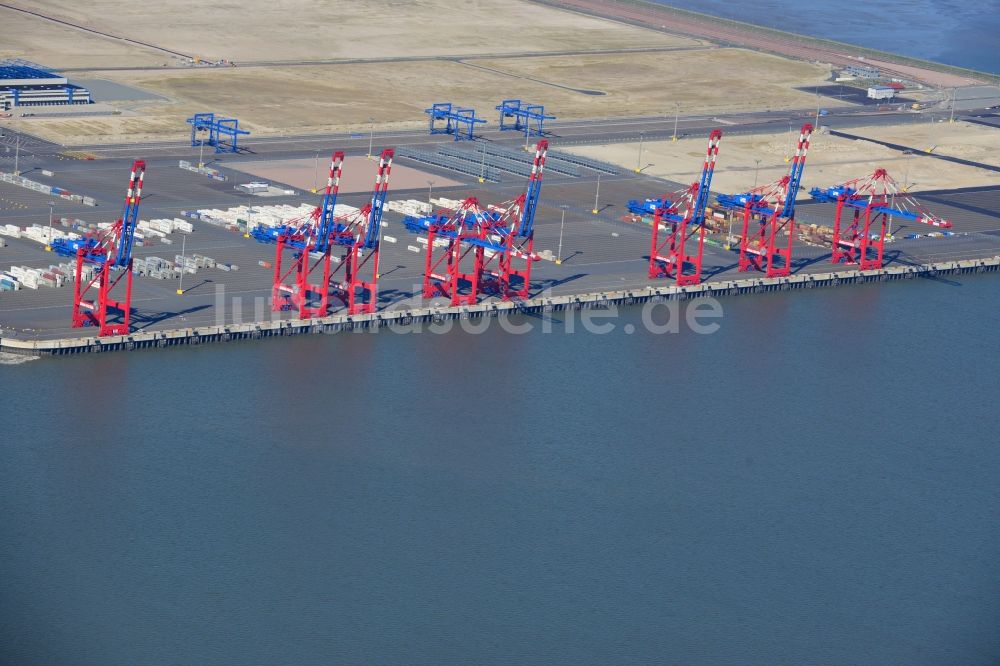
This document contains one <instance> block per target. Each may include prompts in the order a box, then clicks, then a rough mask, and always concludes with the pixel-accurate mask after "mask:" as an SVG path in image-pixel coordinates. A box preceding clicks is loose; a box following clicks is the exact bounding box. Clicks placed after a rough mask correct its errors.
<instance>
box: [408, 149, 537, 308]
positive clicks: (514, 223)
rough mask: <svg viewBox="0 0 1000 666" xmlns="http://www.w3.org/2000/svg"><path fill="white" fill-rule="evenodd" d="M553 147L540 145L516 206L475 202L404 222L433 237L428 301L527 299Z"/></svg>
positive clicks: (427, 262)
mask: <svg viewBox="0 0 1000 666" xmlns="http://www.w3.org/2000/svg"><path fill="white" fill-rule="evenodd" d="M548 146H549V142H548V141H547V140H545V139H542V140H540V141H539V142H538V144H537V145H536V146H535V157H534V161H533V165H532V169H531V175H530V176H529V178H528V186H527V189H526V191H525V192H524V193H523V194H521V195H519V196H518V197H517V198H516V199H514V200H513V201H508V202H506V203H503V204H500V205H496V206H487V207H485V208H484V207H483V206H482V205H481V204H480V202H479V200H478V199H477V198H475V197H470V198H468V199H465V200H464V201H463V202H462V203H461V205H459V207H458V209H457V210H454V211H451V212H440V211H439V212H437V213H435V214H433V215H428V216H425V217H419V218H417V217H406V218H404V220H403V223H404V225H405V226H406V228H407V229H408V230H409V231H411V232H414V233H426V234H427V253H426V258H425V263H424V283H423V296H424V298H433V297H435V296H445V297H447V298H448V299H450V302H451V305H468V304H474V303H477V302H478V301H479V295H480V293H481V292H484V293H492V294H495V295H497V296H500V297H501V298H502V299H503V300H510V299H513V298H527V296H528V294H529V291H530V289H531V265H532V263H533V262H535V261H538V259H539V257H538V256H537V255H536V254H535V252H534V242H535V240H534V239H535V232H534V224H535V213H536V211H537V208H538V200H539V196H540V194H541V187H542V175H543V173H544V170H545V155H546V153H547V151H548Z"/></svg>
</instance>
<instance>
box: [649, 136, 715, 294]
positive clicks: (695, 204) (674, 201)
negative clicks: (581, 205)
mask: <svg viewBox="0 0 1000 666" xmlns="http://www.w3.org/2000/svg"><path fill="white" fill-rule="evenodd" d="M720 141H722V130H713V131H712V133H711V134H710V135H709V137H708V151H707V153H706V155H705V163H704V165H703V166H702V169H701V179H700V180H699V181H698V182H697V183H692V184H691V186H690V187H688V188H686V189H684V190H681V191H680V192H677V193H675V194H673V195H668V196H666V197H664V198H663V199H662V200H661V202H662V205H661V206H659V207H658V208H657V209H656V213H655V214H654V216H653V236H652V241H651V243H650V249H649V277H650V278H651V279H656V278H662V277H668V278H670V277H672V278H675V279H676V280H677V284H678V285H680V286H685V285H693V284H698V283H700V282H701V261H702V256H703V254H704V250H705V208H706V206H707V205H708V196H709V190H710V188H711V185H712V174H713V173H714V172H715V162H716V159H717V158H718V155H719V142H720ZM695 234H697V235H698V237H697V238H696V239H695V238H693V236H694V235H695ZM692 243H696V247H695V248H694V249H692V247H691V244H692Z"/></svg>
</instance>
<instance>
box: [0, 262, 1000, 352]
mask: <svg viewBox="0 0 1000 666" xmlns="http://www.w3.org/2000/svg"><path fill="white" fill-rule="evenodd" d="M994 272H1000V255H998V256H995V257H992V258H990V259H961V260H955V261H947V262H937V263H932V264H920V265H907V266H890V267H888V268H881V269H875V270H865V271H862V270H847V271H835V272H832V273H821V274H810V275H792V276H790V277H779V278H767V277H750V278H744V279H738V280H724V281H723V280H720V281H716V282H703V283H702V284H699V285H693V286H689V287H678V286H676V285H672V286H666V285H663V286H650V287H645V288H639V289H626V290H621V291H606V292H594V293H587V294H574V295H569V296H550V297H545V296H538V297H534V298H529V299H527V300H524V301H520V302H513V301H498V302H484V303H477V304H476V305H462V306H458V307H450V306H449V307H420V308H412V309H408V310H382V311H378V312H375V313H374V314H363V315H353V316H351V315H331V316H328V317H322V318H318V319H308V320H298V319H292V320H278V321H261V322H251V323H248V324H228V325H225V324H224V325H216V326H203V327H197V328H185V329H173V330H168V331H155V332H150V333H132V334H129V335H118V336H108V337H103V338H102V337H85V338H63V339H56V340H22V339H18V338H10V337H6V338H0V353H3V354H10V355H13V356H23V357H33V358H37V357H41V356H67V355H70V356H75V355H78V354H89V353H107V352H116V351H134V350H140V349H159V348H166V347H177V346H185V345H201V344H209V343H221V342H239V341H243V340H260V339H264V338H272V337H287V336H291V335H315V334H333V333H338V332H341V331H352V330H358V329H361V330H365V329H380V328H384V327H393V326H395V327H407V326H412V325H413V324H416V323H420V322H431V323H437V322H442V321H444V320H447V319H472V318H475V319H479V318H482V317H499V316H509V315H511V314H530V313H544V312H552V311H560V310H581V309H594V308H604V307H607V306H609V305H616V306H617V305H636V304H641V303H647V302H662V301H680V300H688V299H696V298H707V297H726V296H739V295H744V294H758V293H767V292H775V291H790V290H792V289H813V288H816V287H837V286H843V285H853V284H868V283H872V282H889V281H895V280H911V279H914V278H916V277H925V278H934V277H936V276H938V275H948V274H972V273H994Z"/></svg>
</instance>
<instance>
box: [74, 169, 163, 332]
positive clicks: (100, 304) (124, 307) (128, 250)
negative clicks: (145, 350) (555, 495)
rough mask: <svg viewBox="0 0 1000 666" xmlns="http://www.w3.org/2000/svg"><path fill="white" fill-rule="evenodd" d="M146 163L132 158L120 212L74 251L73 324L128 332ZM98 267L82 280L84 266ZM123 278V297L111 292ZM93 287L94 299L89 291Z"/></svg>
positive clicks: (107, 330) (102, 329)
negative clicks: (116, 317)
mask: <svg viewBox="0 0 1000 666" xmlns="http://www.w3.org/2000/svg"><path fill="white" fill-rule="evenodd" d="M145 175H146V163H145V162H144V161H143V160H135V161H134V162H133V163H132V173H131V175H130V176H129V181H128V190H127V191H126V193H125V206H124V209H123V211H122V216H121V218H119V219H118V220H117V221H116V222H115V223H114V224H113V225H112V226H111V227H110V228H109V229H107V230H106V231H103V232H101V233H98V234H97V235H96V236H95V237H91V238H88V239H86V240H85V241H84V242H83V243H82V244H81V245H80V247H79V248H78V249H77V251H76V284H75V286H74V288H73V328H79V327H81V326H97V327H99V329H100V333H99V334H100V335H101V336H106V335H127V334H128V332H129V325H130V321H131V314H132V243H133V240H134V237H135V229H136V225H137V224H138V222H139V219H138V216H139V201H140V200H141V199H142V182H143V178H144V177H145ZM85 264H90V265H94V266H96V267H97V270H96V272H95V274H94V277H93V278H91V279H90V281H89V282H87V283H86V284H84V282H83V266H84V265H85ZM123 279H124V280H125V285H124V289H125V293H124V298H123V299H122V300H115V299H116V298H118V297H116V296H114V294H113V293H112V292H113V291H114V290H115V288H116V287H117V286H118V284H119V283H120V282H121V281H122V280H123ZM91 290H96V292H97V300H96V302H95V301H94V296H93V295H91V294H92V291H91ZM115 311H117V312H121V321H120V322H117V323H111V322H110V321H109V317H110V315H112V314H113V312H115Z"/></svg>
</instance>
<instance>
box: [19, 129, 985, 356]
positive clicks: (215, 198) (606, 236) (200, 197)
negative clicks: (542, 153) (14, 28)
mask: <svg viewBox="0 0 1000 666" xmlns="http://www.w3.org/2000/svg"><path fill="white" fill-rule="evenodd" d="M813 113H815V111H813ZM804 116H806V112H802V113H799V114H795V113H787V112H782V113H778V112H773V113H772V112H764V113H758V114H746V115H745V116H740V117H738V118H737V117H727V118H724V119H717V118H707V117H693V118H692V117H688V118H683V119H681V121H680V122H679V129H678V132H679V133H688V134H696V135H697V134H702V133H706V132H707V131H708V130H709V129H710V128H713V127H716V126H719V125H722V126H723V127H724V128H725V131H726V132H727V133H734V132H764V131H785V130H787V125H788V123H789V122H801V121H802V120H803V119H804ZM911 117H912V114H908V113H907V114H899V113H884V112H883V113H879V114H874V115H871V114H870V112H869V113H860V112H857V113H845V114H842V115H841V114H840V113H838V116H836V117H829V116H828V117H826V118H824V119H823V122H824V123H826V124H829V125H830V126H835V127H850V126H851V124H852V123H857V124H862V123H863V124H871V123H873V122H880V123H886V124H890V123H899V122H900V121H901V120H906V119H909V118H911ZM805 119H808V118H805ZM720 120H723V121H725V122H722V123H720V122H719V121H720ZM550 129H551V135H550V136H549V140H550V142H551V143H552V145H553V147H554V148H557V147H558V146H559V145H562V144H566V143H573V142H578V143H584V142H586V143H603V142H607V141H612V140H622V141H625V140H635V139H636V138H638V136H639V134H640V133H643V136H645V137H647V138H654V137H664V136H666V137H669V136H670V135H671V134H672V132H673V118H670V119H669V120H667V119H664V118H632V119H619V120H594V121H586V122H560V123H553V124H552V126H551V128H550ZM505 134H507V136H501V135H500V134H499V133H497V132H492V133H491V132H487V133H485V135H484V136H483V138H484V139H486V140H492V141H497V142H503V143H508V144H511V145H517V144H519V143H521V144H523V138H520V137H518V136H516V135H514V136H512V137H510V138H508V137H509V136H510V135H511V134H512V133H505ZM182 136H183V134H182ZM13 138H14V137H11V136H9V135H8V136H7V137H5V138H4V139H0V141H2V142H3V143H2V144H0V170H3V171H12V170H13V161H14V159H13V154H12V153H7V152H5V147H7V146H9V144H10V142H11V140H12V139H13ZM251 139H252V137H251ZM450 140H451V139H450V137H440V136H435V137H430V136H428V135H427V133H426V131H421V132H417V131H414V132H403V133H393V134H391V135H388V134H380V133H376V134H375V136H374V140H373V145H374V148H375V149H376V150H375V152H376V153H377V152H378V149H379V148H381V147H382V146H384V145H394V146H397V147H398V146H401V145H406V146H413V147H423V148H432V147H433V146H434V145H436V144H440V142H442V141H450ZM368 144H369V136H368V135H367V134H366V135H363V136H359V135H354V136H351V135H340V136H333V137H276V138H267V139H261V138H258V139H252V140H250V141H247V142H246V148H247V150H246V151H245V152H243V153H241V154H239V155H231V154H225V155H220V156H215V155H212V156H211V158H212V160H213V162H212V166H213V167H216V168H218V169H220V170H221V171H222V172H223V173H225V174H226V175H228V176H229V178H230V180H229V181H228V182H219V181H215V180H211V179H208V178H205V177H203V176H199V175H197V174H195V173H192V172H190V171H185V170H181V169H179V168H178V167H177V160H178V159H187V160H190V161H193V162H196V161H197V158H198V151H197V148H192V147H191V146H190V145H186V143H182V142H180V141H177V142H164V143H158V144H144V145H137V146H136V145H133V146H111V147H96V146H95V147H75V150H81V149H86V150H87V152H90V153H92V154H94V155H96V156H97V157H98V159H96V160H94V161H87V160H81V159H74V158H71V157H67V156H66V155H65V154H64V153H65V152H66V150H67V149H66V148H64V147H61V146H55V145H53V144H49V143H47V142H44V141H39V140H36V139H32V138H30V137H28V138H26V139H25V140H24V144H23V146H22V150H23V152H22V154H21V156H20V159H19V162H20V164H19V166H20V169H21V171H22V173H23V174H24V175H26V176H28V177H29V178H33V179H35V180H39V181H43V182H49V183H51V184H54V185H59V186H60V187H63V188H66V189H68V190H71V191H73V192H76V193H79V194H84V195H87V196H92V197H94V198H95V199H96V200H97V201H98V206H97V207H96V208H95V207H87V206H83V205H81V204H76V203H73V202H69V201H65V200H62V199H58V198H54V197H52V196H46V195H42V194H40V193H37V192H34V191H31V190H27V189H24V188H20V187H16V186H13V185H10V184H7V183H0V225H2V224H17V225H18V226H22V227H24V226H27V225H30V224H33V223H40V224H46V223H47V221H48V218H49V210H50V209H49V206H50V205H52V206H53V209H52V210H53V212H54V217H55V218H56V220H58V219H59V218H61V217H69V218H79V219H83V220H85V221H88V222H96V221H113V220H114V219H116V218H117V217H118V216H119V214H120V211H121V202H122V198H123V196H124V190H125V185H126V181H127V176H128V172H129V167H130V165H131V159H132V157H133V156H136V157H143V158H145V159H146V161H147V164H148V168H147V177H146V186H145V190H144V193H143V195H144V196H143V201H142V204H141V211H140V217H141V218H143V219H149V218H158V217H171V218H172V217H177V216H179V215H180V213H181V211H182V210H195V209H199V208H228V207H232V206H237V205H241V204H248V205H265V204H274V203H289V204H293V205H298V204H300V203H303V202H306V203H318V202H319V197H318V195H314V194H311V193H309V192H302V193H297V194H296V195H295V196H283V197H276V198H271V197H269V198H259V197H254V196H251V195H248V194H244V193H241V192H239V191H236V190H234V187H233V186H234V184H235V183H238V182H242V181H245V180H250V179H251V178H249V177H247V176H245V175H244V174H241V173H240V172H239V171H238V168H239V166H240V162H242V161H248V160H255V161H256V160H260V159H288V158H295V157H298V158H313V157H314V156H315V155H316V153H317V152H319V153H321V154H323V155H326V154H328V153H329V152H330V151H331V149H333V148H339V149H344V150H345V151H346V152H348V154H355V155H357V154H362V155H363V154H366V153H367V151H368ZM208 157H209V155H207V154H206V158H208ZM206 161H207V159H206ZM401 163H407V164H408V165H409V166H413V167H417V168H421V169H425V170H426V171H427V172H428V179H429V180H433V178H434V176H435V174H438V173H439V174H440V175H441V176H447V177H448V178H451V179H453V180H463V179H462V178H458V177H456V175H455V174H454V173H453V172H450V171H437V170H436V169H433V168H431V169H428V168H426V167H425V166H424V165H420V164H416V163H412V162H410V163H408V162H406V161H401ZM43 169H46V170H50V171H52V172H53V174H54V175H53V177H51V178H48V177H45V176H42V175H41V170H43ZM373 171H374V167H373ZM468 180H471V181H473V182H468ZM468 180H466V181H465V184H462V185H458V186H455V187H450V188H440V187H435V188H434V196H435V197H437V196H446V197H449V198H453V199H460V198H465V197H466V196H470V195H475V196H478V197H479V198H480V200H481V201H483V202H484V203H487V202H488V203H500V202H503V201H507V200H510V199H513V198H514V197H515V196H517V195H518V194H519V193H520V192H522V191H523V188H524V180H523V179H521V178H518V177H515V176H509V175H505V176H504V177H503V178H502V181H501V182H500V183H496V184H492V183H487V184H484V185H481V184H479V183H476V182H474V180H475V179H468ZM597 184H598V174H597V173H596V172H591V171H589V170H587V169H583V170H582V173H581V176H580V177H579V178H572V177H567V176H559V175H557V174H552V173H549V174H547V175H546V180H545V184H544V186H543V190H542V197H541V204H540V207H539V210H538V215H537V218H536V233H535V239H536V240H535V248H536V251H541V250H546V249H548V250H551V251H552V252H553V253H554V254H556V253H558V251H559V247H560V239H561V246H562V259H563V261H562V263H561V265H557V264H555V263H554V262H551V261H540V262H537V263H536V264H535V268H534V274H533V284H532V290H533V292H535V293H540V292H548V293H551V294H553V295H560V294H571V293H585V292H595V291H598V292H599V291H605V290H610V289H620V288H625V287H639V286H644V285H648V284H649V282H650V281H649V279H648V278H647V276H646V272H647V265H648V255H649V238H650V230H649V226H648V225H646V224H641V223H639V224H636V223H628V222H623V221H622V220H621V218H622V215H623V214H624V213H625V212H626V211H625V202H626V201H627V200H628V199H633V198H644V197H647V196H653V195H656V196H659V195H662V194H664V193H667V192H672V191H674V190H675V189H677V187H678V186H677V184H674V183H669V182H666V181H663V180H660V179H655V178H651V177H649V176H646V175H644V174H635V173H633V172H624V173H622V174H620V175H617V176H609V175H607V174H604V175H602V176H600V191H599V193H598V192H597ZM598 194H599V196H597V207H598V211H599V212H598V214H596V215H595V214H593V213H592V212H591V211H592V209H593V208H594V203H595V195H598ZM390 197H391V198H400V199H406V198H415V199H426V197H427V189H426V188H418V189H416V190H409V191H405V190H393V189H392V188H391V180H390ZM366 198H367V196H366V195H363V194H356V195H342V197H341V201H343V202H345V203H349V204H352V205H355V206H360V205H362V204H363V203H364V201H365V199H366ZM919 198H920V199H922V200H923V202H924V203H925V204H926V205H927V206H928V207H929V208H930V209H932V210H934V211H935V212H936V213H938V214H940V215H943V216H945V217H948V218H949V219H951V220H952V221H953V222H954V224H955V229H954V231H955V232H957V235H955V236H952V237H949V238H941V239H931V238H926V237H924V238H920V239H916V240H904V239H902V236H903V235H905V234H906V233H909V232H910V231H918V232H926V231H929V230H930V229H927V228H922V229H906V228H898V227H897V228H896V229H894V231H895V232H896V234H897V238H900V240H897V241H895V242H894V243H891V244H889V245H887V248H886V255H887V259H888V261H889V262H890V263H891V262H916V263H923V262H930V261H943V260H949V259H959V258H978V257H991V256H994V255H997V254H1000V187H998V188H990V187H984V188H968V189H965V190H951V191H940V192H931V193H924V194H921V195H920V196H919ZM564 211H565V222H564V223H563V222H562V220H563V217H562V216H563V212H564ZM832 216H833V207H832V206H829V205H820V204H812V203H807V202H801V203H800V206H799V209H798V219H799V221H800V222H802V223H808V222H816V223H821V224H830V223H831V221H832ZM400 220H401V217H400V216H399V215H398V214H395V213H392V212H387V213H386V215H385V222H386V227H385V229H384V232H383V233H384V234H385V235H387V236H391V237H394V238H395V239H397V242H395V243H392V242H383V243H382V257H381V279H380V282H379V286H380V301H379V307H380V308H387V307H392V308H398V307H402V306H404V305H405V304H407V303H418V302H419V303H423V299H421V298H420V295H419V285H420V283H421V278H422V271H423V260H424V255H423V253H422V252H421V253H414V252H412V251H410V250H408V249H407V246H416V245H417V243H416V240H415V237H414V236H412V235H410V234H408V233H407V232H406V231H405V230H404V229H403V228H402V225H401V224H400ZM181 236H182V235H181V234H173V236H172V238H173V241H174V243H173V244H172V245H161V244H156V245H154V246H151V247H139V248H136V251H135V254H136V256H138V257H143V256H149V255H155V256H159V257H161V258H164V259H172V258H173V257H174V255H175V254H179V253H180V252H181V242H182V241H181ZM724 236H725V234H715V235H712V236H710V244H709V245H708V246H707V247H706V252H705V261H704V265H705V268H704V274H705V277H706V279H709V280H711V279H720V278H723V277H725V278H730V277H733V276H735V275H737V273H736V256H735V254H734V253H733V252H731V251H726V250H724V249H722V244H723V243H724ZM3 240H4V241H5V242H6V243H7V247H5V248H0V269H3V270H7V269H9V267H10V266H12V265H26V266H32V267H47V266H49V265H50V264H52V263H58V262H59V261H65V259H61V258H57V257H55V256H54V255H53V254H51V253H47V252H44V251H43V248H42V246H41V245H39V244H37V243H34V242H32V241H28V240H23V239H21V240H17V239H10V238H7V237H3ZM184 243H185V246H186V247H185V252H186V254H192V253H199V254H203V255H206V256H210V257H212V258H214V259H216V260H218V261H221V262H226V263H232V264H237V265H238V266H239V267H240V268H239V270H238V271H236V272H228V273H227V272H223V271H220V270H218V269H200V270H199V272H198V274H197V275H193V276H192V275H187V276H185V278H184V285H183V286H184V290H185V293H184V294H183V295H181V296H178V295H177V294H176V289H177V288H178V286H179V285H178V284H177V283H175V282H174V281H162V280H156V279H152V278H146V277H142V278H137V279H136V281H135V291H134V296H133V305H134V307H135V309H136V315H135V318H134V322H135V324H136V327H141V328H145V329H147V330H152V329H166V328H186V327H191V326H198V325H207V324H217V323H226V322H236V321H244V322H246V321H252V320H259V319H268V318H271V317H274V316H277V317H287V316H288V315H287V314H282V313H272V312H271V311H270V306H269V304H268V298H269V296H270V288H271V280H272V270H271V269H267V268H263V267H261V266H260V265H259V262H261V261H269V262H273V260H274V246H271V245H262V244H258V243H256V242H254V241H252V240H248V239H245V238H244V237H243V236H242V234H238V233H233V232H229V231H226V230H224V229H221V228H219V227H215V226H212V225H209V224H206V223H197V222H196V223H195V232H194V233H192V234H190V235H188V236H187V237H186V240H185V241H184ZM421 248H422V246H421ZM829 256H830V252H829V249H827V248H820V247H813V246H810V245H806V244H804V243H801V242H799V241H796V244H795V250H794V259H795V260H794V270H795V271H800V272H817V271H828V270H833V269H834V266H833V265H832V264H831V263H830V260H829ZM71 301H72V291H71V287H69V286H66V287H63V288H59V289H45V288H41V289H38V290H28V289H24V290H21V291H18V292H4V293H2V294H0V327H2V328H3V329H5V330H6V331H8V332H11V331H12V332H13V333H14V334H16V335H17V336H19V337H40V338H55V337H68V336H73V335H91V334H92V333H93V331H92V330H89V329H71V328H70V327H69V319H70V309H71ZM440 302H441V303H442V304H443V301H440ZM335 307H339V302H338V303H337V304H336V305H335Z"/></svg>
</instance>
